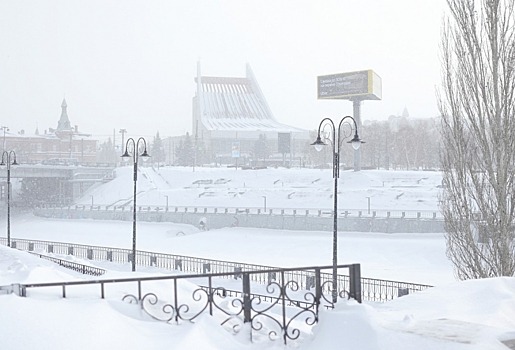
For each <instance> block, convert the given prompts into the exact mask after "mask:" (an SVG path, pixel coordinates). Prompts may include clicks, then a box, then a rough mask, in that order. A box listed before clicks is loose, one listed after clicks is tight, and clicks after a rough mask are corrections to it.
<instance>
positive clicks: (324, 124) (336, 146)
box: [312, 116, 363, 303]
mask: <svg viewBox="0 0 515 350" xmlns="http://www.w3.org/2000/svg"><path fill="white" fill-rule="evenodd" d="M343 125H347V126H348V127H349V130H347V129H345V128H343V129H342V126H343ZM326 128H329V130H328V131H324V130H325V129H326ZM352 132H354V137H353V138H352V140H350V141H348V143H350V144H352V147H353V148H354V149H355V150H357V149H358V148H359V147H360V146H361V144H362V143H363V141H361V140H360V138H359V136H358V126H357V124H356V121H355V120H354V118H352V117H351V116H346V117H343V118H342V119H341V120H340V123H339V124H338V128H336V127H335V125H334V122H333V121H332V120H331V119H329V118H324V119H322V121H321V122H320V125H319V126H318V135H317V139H316V141H315V142H313V143H312V145H313V146H315V148H316V150H317V151H321V150H322V147H323V146H326V145H327V143H326V142H328V143H330V144H331V145H332V146H333V149H332V150H333V179H334V195H333V200H334V208H333V288H332V289H333V290H332V296H333V303H336V300H337V297H338V281H337V278H338V275H337V266H338V177H339V176H340V146H341V144H342V142H343V140H345V139H347V138H350V137H351V136H352ZM322 139H323V140H322ZM324 140H325V141H326V142H324Z"/></svg>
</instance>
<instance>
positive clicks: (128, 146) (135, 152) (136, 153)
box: [122, 137, 150, 271]
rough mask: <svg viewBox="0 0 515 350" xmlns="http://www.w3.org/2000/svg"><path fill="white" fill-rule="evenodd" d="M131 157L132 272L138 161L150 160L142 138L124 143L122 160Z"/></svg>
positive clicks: (134, 257)
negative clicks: (132, 171)
mask: <svg viewBox="0 0 515 350" xmlns="http://www.w3.org/2000/svg"><path fill="white" fill-rule="evenodd" d="M140 142H141V144H140ZM140 152H141V153H140ZM131 157H132V161H133V164H134V176H133V181H134V202H133V207H132V271H136V194H137V193H136V183H137V182H138V160H139V157H141V158H143V161H146V160H148V158H150V155H149V154H148V153H147V142H146V141H145V139H144V138H143V137H140V138H139V139H138V141H134V139H133V138H132V137H130V138H129V139H127V142H126V143H125V152H124V153H123V154H122V159H123V160H124V161H128V160H129V159H130V158H131Z"/></svg>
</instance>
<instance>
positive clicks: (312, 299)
mask: <svg viewBox="0 0 515 350" xmlns="http://www.w3.org/2000/svg"><path fill="white" fill-rule="evenodd" d="M332 268H333V267H332V266H311V267H299V268H288V269H267V270H265V271H263V270H255V271H242V272H231V273H209V274H194V275H176V276H158V277H140V278H122V279H106V280H93V281H71V282H55V283H33V284H14V285H11V286H2V287H0V291H5V292H11V293H16V294H17V295H19V296H22V297H28V296H37V293H38V289H41V288H45V289H52V290H56V292H57V293H59V294H60V295H61V296H62V297H63V298H66V297H69V296H70V295H72V296H74V293H75V292H76V291H77V287H78V286H97V287H98V289H97V293H99V294H100V297H101V298H102V299H104V298H106V297H107V294H108V293H109V295H115V296H119V295H120V294H119V293H120V291H119V290H111V288H113V289H114V287H112V285H115V284H124V286H123V291H125V293H126V294H124V296H123V297H122V300H124V301H127V302H129V303H136V304H137V305H138V306H139V307H140V308H141V309H142V310H143V311H144V312H146V313H147V314H148V315H149V316H151V317H152V318H154V319H156V320H159V321H163V322H167V323H176V324H179V323H181V322H185V321H194V320H195V319H197V318H198V317H199V316H200V315H202V314H204V313H206V312H208V313H209V314H210V315H212V316H213V315H215V316H217V318H218V319H220V320H221V324H222V325H223V326H224V327H225V328H228V329H230V330H232V331H234V332H239V331H240V330H242V329H245V328H244V327H243V324H249V325H250V327H248V329H249V333H250V334H249V336H250V338H251V340H253V341H254V340H255V339H258V337H256V335H259V336H261V337H262V336H263V335H265V336H266V337H268V338H269V339H270V340H275V339H282V340H283V342H284V344H286V343H287V342H288V341H290V340H297V339H299V338H301V336H302V334H303V333H302V329H303V328H305V327H304V326H302V327H301V326H300V324H301V323H305V325H306V326H308V327H310V326H313V325H314V324H315V323H317V322H318V317H319V309H320V307H321V306H323V307H330V308H332V307H334V303H333V301H332V291H331V288H332V282H331V281H325V282H324V281H323V278H322V275H323V274H326V275H330V273H327V272H326V273H324V272H322V271H323V270H327V271H331V270H332ZM338 269H343V270H347V272H348V274H349V276H350V283H349V285H348V288H347V289H339V290H338V291H337V292H338V293H337V294H338V295H339V297H340V298H355V299H356V300H358V301H360V299H361V291H360V288H361V283H360V280H359V271H360V266H359V264H352V265H339V266H338ZM270 274H273V276H274V278H273V279H271V280H269V281H268V283H267V284H266V286H265V287H264V288H263V286H259V285H257V286H256V284H255V283H254V284H252V283H251V281H255V280H260V279H266V278H269V276H270ZM302 274H312V275H313V276H314V285H313V286H312V287H311V288H310V289H307V290H302V288H301V287H300V285H299V284H298V283H297V281H295V280H290V279H288V276H296V275H302ZM255 275H262V276H263V277H255ZM220 278H226V279H227V278H231V279H235V280H237V281H238V286H239V289H238V290H229V289H226V288H225V287H224V286H223V283H221V280H220ZM158 281H159V282H160V284H159V285H157V284H156V283H155V282H158ZM195 281H200V282H199V283H195ZM186 282H193V283H195V284H196V285H197V287H196V288H195V289H194V290H193V291H191V289H190V288H188V286H187V285H185V283H186ZM202 282H204V285H203V286H202V287H198V285H202V284H203V283H202ZM205 282H207V283H205ZM144 283H145V286H144ZM165 283H171V286H169V285H168V284H167V285H163V284H165ZM128 284H129V285H128ZM130 285H132V287H131V286H130ZM233 285H234V283H233ZM144 287H145V290H144ZM130 289H132V293H131V292H127V290H130ZM156 289H158V290H166V291H167V292H166V297H165V298H163V297H162V296H158V295H157V293H156V292H155V290H156ZM253 290H256V291H257V293H255V292H253ZM323 290H328V291H329V292H328V293H323ZM84 291H85V289H81V292H78V294H79V295H82V294H83V293H84ZM88 291H89V293H91V289H88ZM48 293H49V292H45V295H48ZM88 295H89V294H88ZM304 334H305V335H308V334H309V333H304Z"/></svg>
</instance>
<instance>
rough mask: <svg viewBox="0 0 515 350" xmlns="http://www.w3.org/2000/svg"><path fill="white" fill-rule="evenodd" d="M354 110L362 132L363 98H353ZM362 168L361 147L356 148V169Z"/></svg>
mask: <svg viewBox="0 0 515 350" xmlns="http://www.w3.org/2000/svg"><path fill="white" fill-rule="evenodd" d="M352 112H353V115H354V119H355V120H356V125H357V128H358V132H359V133H361V125H362V124H361V99H353V100H352ZM360 170H361V147H360V148H358V149H355V150H354V171H360Z"/></svg>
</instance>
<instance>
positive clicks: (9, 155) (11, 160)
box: [0, 151, 18, 247]
mask: <svg viewBox="0 0 515 350" xmlns="http://www.w3.org/2000/svg"><path fill="white" fill-rule="evenodd" d="M0 165H6V166H7V246H8V247H10V246H11V165H18V163H16V152H14V151H9V152H7V151H3V152H2V162H1V163H0Z"/></svg>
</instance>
